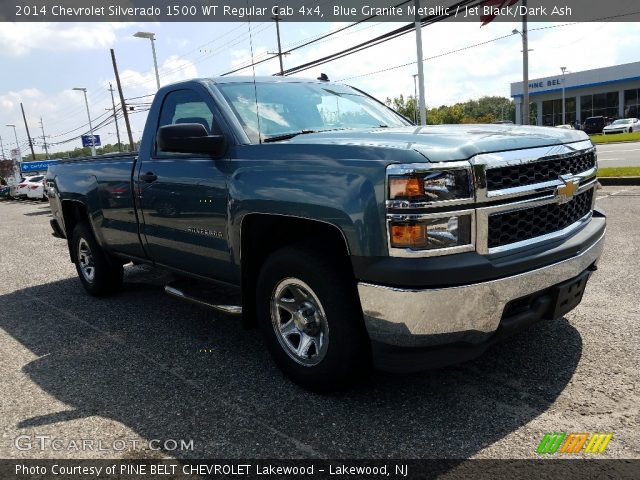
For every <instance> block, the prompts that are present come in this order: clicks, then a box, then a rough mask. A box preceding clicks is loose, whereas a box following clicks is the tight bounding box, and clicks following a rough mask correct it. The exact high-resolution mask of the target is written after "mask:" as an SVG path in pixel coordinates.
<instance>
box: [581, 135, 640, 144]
mask: <svg viewBox="0 0 640 480" xmlns="http://www.w3.org/2000/svg"><path fill="white" fill-rule="evenodd" d="M639 140H640V132H633V133H616V134H614V135H592V136H591V141H592V142H593V143H609V142H634V141H635V142H637V141H639Z"/></svg>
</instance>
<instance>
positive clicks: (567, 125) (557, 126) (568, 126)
mask: <svg viewBox="0 0 640 480" xmlns="http://www.w3.org/2000/svg"><path fill="white" fill-rule="evenodd" d="M556 128H564V129H566V130H575V128H573V125H569V124H568V123H567V124H564V125H556Z"/></svg>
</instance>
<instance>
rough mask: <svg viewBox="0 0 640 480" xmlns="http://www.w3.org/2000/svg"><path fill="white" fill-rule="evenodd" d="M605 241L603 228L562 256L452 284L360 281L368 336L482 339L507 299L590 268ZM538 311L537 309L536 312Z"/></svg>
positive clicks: (385, 340) (403, 343) (391, 343)
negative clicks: (514, 272) (411, 285)
mask: <svg viewBox="0 0 640 480" xmlns="http://www.w3.org/2000/svg"><path fill="white" fill-rule="evenodd" d="M603 246H604V233H602V235H601V236H600V237H599V238H597V240H596V241H595V242H593V243H591V244H589V246H587V247H585V248H584V250H583V251H581V252H579V253H578V254H576V255H575V256H573V257H571V258H568V259H566V260H563V261H560V262H556V263H553V264H550V265H547V266H544V267H541V268H537V269H534V270H531V271H527V272H525V273H520V274H517V275H512V276H508V277H504V278H499V279H496V280H491V281H486V282H480V283H474V284H470V285H462V286H456V287H451V288H434V289H404V288H393V287H387V286H380V285H374V284H370V283H364V282H360V283H359V284H358V293H359V295H360V302H361V305H362V310H363V314H364V320H365V324H366V327H367V331H368V333H369V337H370V339H371V340H372V342H373V343H374V345H376V344H382V345H385V346H388V347H394V348H397V347H404V348H406V347H409V348H416V347H419V348H424V347H437V346H440V345H447V344H455V343H464V344H467V345H481V344H483V343H486V342H487V341H488V340H489V339H490V338H491V337H492V336H493V335H494V334H495V333H496V331H497V330H498V328H499V327H500V324H501V321H502V320H503V316H504V315H505V307H506V306H507V305H508V304H509V303H510V302H513V301H514V300H518V299H522V298H526V297H528V296H535V295H534V294H537V293H542V292H545V291H546V290H548V289H550V288H551V287H554V286H556V285H558V284H561V283H563V282H565V281H567V280H569V279H573V278H574V277H578V276H579V275H581V274H582V273H583V272H585V271H587V270H589V269H593V268H594V267H595V264H596V262H597V260H598V258H599V257H600V255H601V253H602V250H603ZM534 300H535V299H532V301H534ZM542 316H543V313H542V312H539V315H538V317H542Z"/></svg>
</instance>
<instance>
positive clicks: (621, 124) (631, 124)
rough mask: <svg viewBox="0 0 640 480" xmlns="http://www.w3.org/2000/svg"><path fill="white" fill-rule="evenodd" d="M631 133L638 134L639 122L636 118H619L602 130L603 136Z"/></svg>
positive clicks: (639, 129) (639, 130)
mask: <svg viewBox="0 0 640 480" xmlns="http://www.w3.org/2000/svg"><path fill="white" fill-rule="evenodd" d="M632 132H640V120H638V119H637V118H621V119H619V120H615V121H614V122H613V123H612V124H611V125H607V126H606V127H604V128H603V129H602V134H603V135H611V134H614V133H632Z"/></svg>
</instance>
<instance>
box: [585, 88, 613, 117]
mask: <svg viewBox="0 0 640 480" xmlns="http://www.w3.org/2000/svg"><path fill="white" fill-rule="evenodd" d="M619 102H620V97H619V95H618V92H607V93H596V94H594V95H582V97H581V98H580V111H581V115H582V120H585V119H586V118H589V117H599V116H603V117H609V118H618V105H619Z"/></svg>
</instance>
